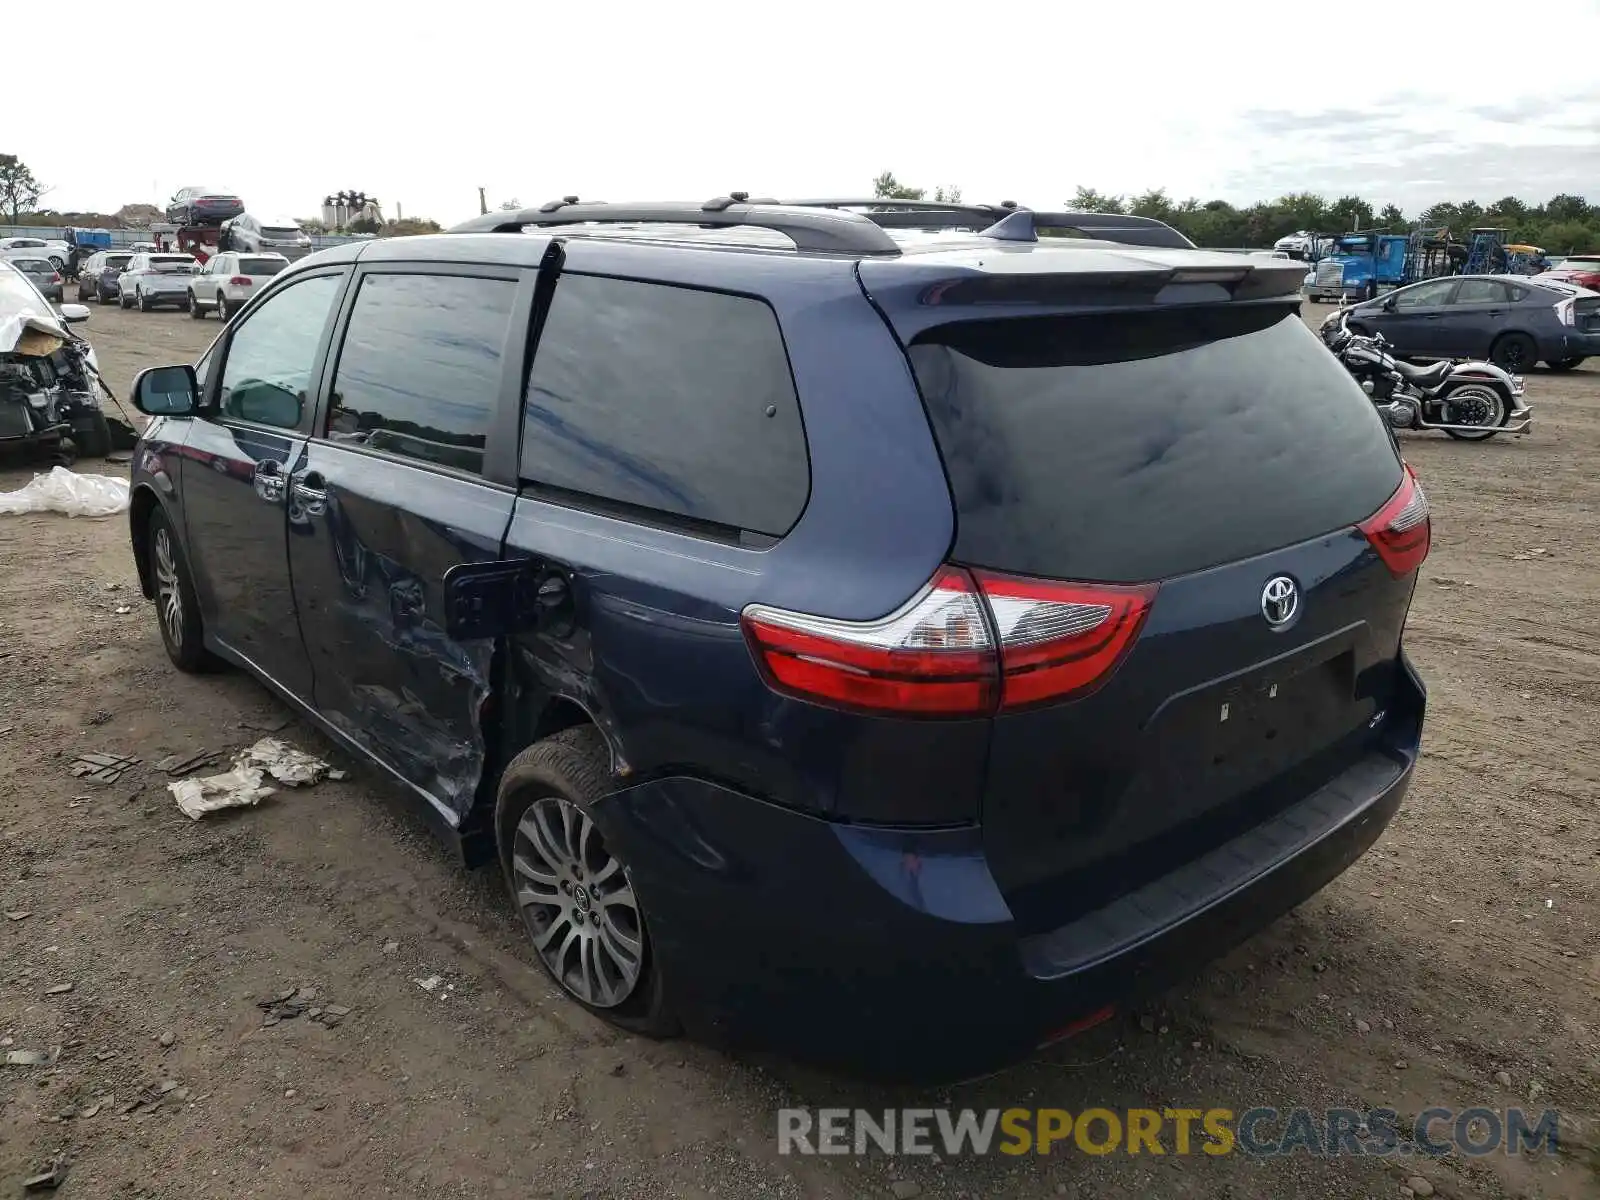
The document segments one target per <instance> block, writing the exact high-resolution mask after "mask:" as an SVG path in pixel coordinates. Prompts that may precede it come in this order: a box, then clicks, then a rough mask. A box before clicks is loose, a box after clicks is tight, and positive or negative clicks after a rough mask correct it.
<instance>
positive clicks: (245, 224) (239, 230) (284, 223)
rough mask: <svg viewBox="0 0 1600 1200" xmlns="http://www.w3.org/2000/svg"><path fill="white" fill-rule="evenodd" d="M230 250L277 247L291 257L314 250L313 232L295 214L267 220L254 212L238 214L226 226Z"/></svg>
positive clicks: (249, 250)
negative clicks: (302, 227)
mask: <svg viewBox="0 0 1600 1200" xmlns="http://www.w3.org/2000/svg"><path fill="white" fill-rule="evenodd" d="M223 231H224V235H225V244H226V245H227V247H228V248H229V249H230V250H239V251H243V252H253V251H258V250H273V251H276V252H278V253H280V254H283V255H285V256H286V257H290V258H301V257H303V256H304V255H306V254H309V253H311V235H310V234H308V233H307V232H306V231H305V230H304V229H301V228H300V223H299V222H298V221H296V220H295V219H294V218H293V217H278V218H276V219H275V220H268V221H263V220H262V219H261V218H259V217H257V216H255V215H253V214H252V213H245V214H243V215H242V216H237V217H235V218H234V219H233V220H231V221H229V222H227V224H226V225H224V226H223Z"/></svg>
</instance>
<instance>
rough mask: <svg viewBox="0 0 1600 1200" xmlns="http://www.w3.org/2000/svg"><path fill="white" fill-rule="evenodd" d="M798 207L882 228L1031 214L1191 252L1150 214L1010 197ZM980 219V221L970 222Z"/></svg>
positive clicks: (1040, 224) (1043, 222) (1062, 225)
mask: <svg viewBox="0 0 1600 1200" xmlns="http://www.w3.org/2000/svg"><path fill="white" fill-rule="evenodd" d="M784 203H785V204H789V205H793V206H795V207H800V208H834V209H858V208H859V209H867V210H869V211H867V212H864V213H862V215H863V216H865V217H866V218H867V219H868V220H869V221H871V222H872V223H873V224H875V225H881V226H883V227H884V228H885V229H972V228H975V227H976V228H978V229H980V230H981V229H984V228H987V227H988V226H990V225H993V224H994V223H996V222H998V221H1001V220H1004V219H1005V218H1006V217H1008V216H1010V215H1011V214H1012V213H1016V212H1032V213H1033V224H1034V226H1035V228H1038V229H1070V230H1073V231H1074V232H1076V233H1079V234H1082V235H1083V236H1084V237H1098V238H1105V239H1106V240H1108V241H1113V242H1122V243H1124V244H1125V245H1130V246H1158V247H1162V248H1164V249H1170V250H1193V249H1194V248H1195V246H1194V243H1193V242H1191V241H1190V240H1189V239H1188V238H1186V237H1184V236H1183V234H1181V233H1179V232H1178V231H1177V230H1176V229H1174V228H1173V227H1172V226H1171V225H1168V224H1166V223H1165V222H1163V221H1157V220H1155V219H1154V218H1153V217H1134V216H1129V215H1127V214H1125V213H1088V212H1041V211H1038V210H1033V209H1028V208H1027V207H1026V206H1025V205H1019V204H1018V203H1017V202H1016V201H1015V200H1003V201H1001V202H1000V203H999V204H953V203H947V202H945V201H941V200H886V199H882V198H877V197H874V198H870V199H864V200H786V201H784ZM977 221H982V222H983V225H981V226H975V225H974V223H975V222H977Z"/></svg>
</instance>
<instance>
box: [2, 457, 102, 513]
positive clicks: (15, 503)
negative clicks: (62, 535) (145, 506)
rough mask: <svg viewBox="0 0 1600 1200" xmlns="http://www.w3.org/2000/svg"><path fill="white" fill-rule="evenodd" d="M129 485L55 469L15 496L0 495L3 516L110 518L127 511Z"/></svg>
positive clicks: (19, 490) (8, 494) (34, 479)
mask: <svg viewBox="0 0 1600 1200" xmlns="http://www.w3.org/2000/svg"><path fill="white" fill-rule="evenodd" d="M127 507H128V481H127V480H126V479H113V478H112V477H111V476H109V475H79V474H78V473H77V472H76V471H69V470H67V468H66V467H51V468H50V473H49V474H48V475H35V476H34V477H33V482H31V483H29V484H28V485H27V486H26V487H21V488H18V489H17V490H16V491H14V492H0V514H4V515H11V514H14V513H46V512H54V513H63V514H65V515H66V516H69V517H110V516H114V515H115V514H117V513H119V512H124V511H126V509H127Z"/></svg>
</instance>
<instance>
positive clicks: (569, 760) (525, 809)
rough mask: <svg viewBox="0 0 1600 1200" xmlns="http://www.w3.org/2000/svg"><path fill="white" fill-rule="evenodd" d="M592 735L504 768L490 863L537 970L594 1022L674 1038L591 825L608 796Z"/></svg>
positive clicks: (614, 873)
mask: <svg viewBox="0 0 1600 1200" xmlns="http://www.w3.org/2000/svg"><path fill="white" fill-rule="evenodd" d="M608 758H609V756H608V755H607V752H606V746H605V741H604V739H602V737H601V736H600V732H599V730H597V729H595V728H594V727H593V726H579V727H577V728H574V729H568V730H564V731H563V732H561V733H558V734H556V735H555V736H554V737H551V738H546V739H545V740H544V741H542V742H537V743H535V744H534V745H532V746H530V747H528V749H526V750H524V751H523V752H522V753H521V754H519V755H517V757H516V758H514V759H512V760H511V763H510V765H509V766H507V767H506V771H505V775H504V776H503V777H502V778H501V781H500V789H499V794H498V796H497V798H496V801H495V831H496V833H497V835H498V843H499V847H500V864H501V867H502V869H503V871H504V873H505V878H506V885H507V887H509V888H510V890H511V898H512V903H513V904H515V905H516V908H517V912H518V913H519V914H520V915H521V917H522V923H523V926H524V927H525V928H526V929H527V932H528V936H529V938H530V939H531V940H532V942H533V949H534V952H535V953H536V954H537V955H538V958H539V963H540V965H541V966H543V967H544V969H545V971H546V972H548V973H549V975H550V977H551V978H552V979H554V980H555V981H556V983H558V984H560V985H561V987H562V989H563V990H565V991H566V993H567V994H568V995H569V996H571V997H572V998H573V999H574V1000H576V1001H577V1002H578V1003H579V1004H581V1005H583V1007H584V1008H587V1009H588V1010H589V1011H590V1012H592V1013H594V1014H595V1015H596V1016H599V1017H603V1018H604V1019H605V1020H607V1021H610V1022H611V1023H612V1024H614V1025H618V1026H621V1027H622V1028H624V1029H627V1030H630V1031H632V1032H634V1033H642V1034H645V1035H648V1036H651V1037H670V1036H672V1035H673V1034H676V1033H677V1032H678V1031H679V1026H678V1022H677V1019H676V1017H674V1016H673V1014H672V1012H671V1010H670V1009H669V1007H668V1004H667V1000H666V993H665V991H664V989H663V987H662V983H661V972H660V970H659V968H658V966H657V964H656V962H655V960H654V957H653V955H652V952H651V945H650V935H649V928H648V924H647V922H646V920H645V916H644V908H643V903H642V901H641V900H640V897H639V895H638V893H637V892H636V891H635V890H634V885H633V877H632V875H631V874H630V873H629V870H628V866H627V864H626V863H624V862H623V860H622V858H621V857H620V851H619V848H618V847H617V846H616V845H615V844H613V843H612V841H611V840H610V839H609V838H608V837H607V836H606V834H605V832H604V831H603V830H602V829H601V827H600V824H599V823H598V822H597V821H596V819H595V814H596V809H597V807H598V806H599V805H600V802H601V801H602V799H603V798H604V797H605V796H606V794H607V793H608V792H610V791H611V790H612V789H611V788H610V786H609V784H608V777H609V772H608V769H607V763H608Z"/></svg>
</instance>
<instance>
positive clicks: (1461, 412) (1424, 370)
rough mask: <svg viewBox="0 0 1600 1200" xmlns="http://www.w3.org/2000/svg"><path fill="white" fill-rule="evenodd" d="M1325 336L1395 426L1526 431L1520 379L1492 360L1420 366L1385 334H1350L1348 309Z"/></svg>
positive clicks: (1327, 324)
mask: <svg viewBox="0 0 1600 1200" xmlns="http://www.w3.org/2000/svg"><path fill="white" fill-rule="evenodd" d="M1321 332H1322V340H1323V343H1324V344H1325V345H1326V346H1327V347H1328V349H1329V350H1331V351H1333V354H1334V356H1335V357H1336V358H1337V359H1338V360H1339V362H1340V363H1341V364H1342V365H1343V366H1344V368H1345V370H1347V371H1349V372H1350V374H1351V375H1353V376H1354V377H1355V380H1356V382H1357V383H1359V384H1360V385H1361V390H1362V391H1364V392H1366V393H1367V395H1369V396H1371V397H1372V402H1373V404H1374V405H1376V406H1377V409H1378V411H1379V412H1380V413H1382V414H1383V416H1384V418H1385V419H1386V420H1387V421H1388V422H1389V424H1390V425H1391V426H1392V427H1393V428H1395V429H1442V430H1444V431H1445V433H1447V434H1449V435H1450V436H1451V437H1453V438H1459V439H1460V440H1462V441H1469V442H1481V441H1484V440H1485V439H1487V438H1492V437H1493V436H1494V435H1495V434H1497V433H1516V434H1521V433H1526V432H1527V431H1528V430H1529V429H1530V428H1531V427H1532V425H1533V417H1532V410H1531V409H1530V408H1529V407H1528V404H1527V401H1526V400H1524V399H1523V391H1524V388H1523V383H1522V378H1521V377H1520V376H1517V375H1512V374H1510V373H1509V372H1506V371H1503V370H1501V369H1500V368H1499V367H1497V366H1495V365H1494V364H1493V363H1488V362H1478V361H1475V360H1466V361H1462V362H1452V361H1449V360H1445V361H1441V362H1436V363H1430V364H1429V365H1428V366H1425V367H1419V366H1415V365H1413V364H1412V363H1408V362H1406V361H1404V360H1403V359H1400V358H1396V357H1395V355H1394V352H1393V350H1392V349H1391V347H1390V346H1389V343H1388V341H1387V340H1386V339H1385V338H1384V336H1383V334H1381V333H1379V334H1375V335H1372V336H1367V335H1365V334H1358V333H1352V332H1351V331H1350V326H1349V310H1348V309H1340V310H1339V311H1338V312H1335V313H1333V314H1331V315H1330V316H1329V317H1328V319H1327V320H1326V321H1324V322H1323V323H1322V331H1321Z"/></svg>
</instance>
